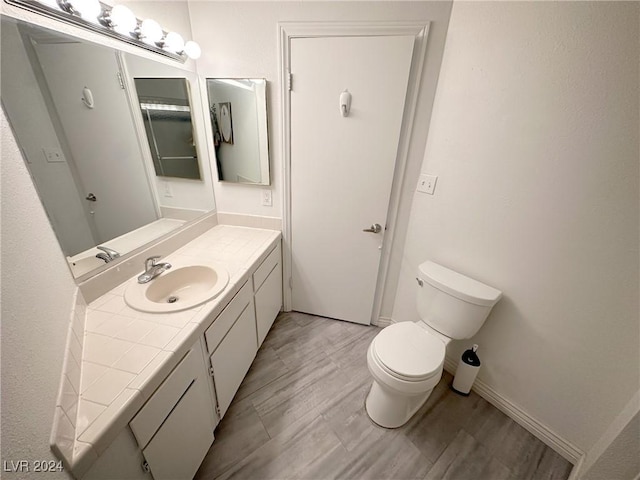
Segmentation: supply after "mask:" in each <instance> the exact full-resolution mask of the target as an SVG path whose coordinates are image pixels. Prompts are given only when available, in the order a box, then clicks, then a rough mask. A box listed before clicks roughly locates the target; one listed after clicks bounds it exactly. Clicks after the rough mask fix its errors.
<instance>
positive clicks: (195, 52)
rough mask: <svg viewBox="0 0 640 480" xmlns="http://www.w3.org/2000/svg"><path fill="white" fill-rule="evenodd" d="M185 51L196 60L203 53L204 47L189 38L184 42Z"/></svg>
mask: <svg viewBox="0 0 640 480" xmlns="http://www.w3.org/2000/svg"><path fill="white" fill-rule="evenodd" d="M184 53H186V54H187V56H188V57H189V58H192V59H194V60H196V59H198V58H200V55H202V49H201V48H200V45H198V44H197V43H196V42H194V41H193V40H189V41H188V42H187V43H185V44H184Z"/></svg>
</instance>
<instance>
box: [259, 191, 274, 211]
mask: <svg viewBox="0 0 640 480" xmlns="http://www.w3.org/2000/svg"><path fill="white" fill-rule="evenodd" d="M262 205H264V206H265V207H270V206H272V205H273V202H272V199H271V190H262Z"/></svg>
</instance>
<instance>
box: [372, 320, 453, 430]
mask: <svg viewBox="0 0 640 480" xmlns="http://www.w3.org/2000/svg"><path fill="white" fill-rule="evenodd" d="M445 347H446V344H445V342H444V341H443V340H442V339H441V338H438V337H437V336H436V335H434V334H432V333H430V332H429V331H428V330H426V329H424V328H421V327H420V326H418V325H417V324H415V323H413V322H401V323H396V324H394V325H391V326H389V327H387V328H385V329H384V330H383V331H382V332H380V333H379V334H378V335H377V336H376V338H374V340H373V341H372V342H371V345H369V349H368V350H367V364H368V366H369V371H370V372H371V375H372V376H373V378H374V382H373V384H372V386H371V390H370V392H369V395H368V396H367V400H366V402H365V407H366V410H367V413H368V415H369V417H370V418H371V419H372V420H373V421H374V422H375V423H377V424H378V425H380V426H382V427H386V428H396V427H399V426H401V425H403V424H404V423H406V422H407V420H409V419H410V418H411V417H412V416H413V414H414V413H416V411H417V410H418V409H419V408H420V407H421V406H422V404H423V403H424V402H425V400H426V399H427V398H428V397H429V395H430V394H431V391H432V390H433V387H435V386H436V385H437V384H438V382H439V381H440V378H442V370H443V365H444V356H445Z"/></svg>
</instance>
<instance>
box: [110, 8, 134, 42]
mask: <svg viewBox="0 0 640 480" xmlns="http://www.w3.org/2000/svg"><path fill="white" fill-rule="evenodd" d="M109 23H110V24H111V26H112V27H113V29H114V30H115V31H116V32H118V33H120V34H122V35H131V32H133V31H134V30H135V29H136V27H137V26H138V19H137V18H136V16H135V15H134V14H133V12H132V11H131V10H129V9H128V8H127V7H125V6H124V5H116V6H115V7H113V8H112V9H111V13H110V14H109Z"/></svg>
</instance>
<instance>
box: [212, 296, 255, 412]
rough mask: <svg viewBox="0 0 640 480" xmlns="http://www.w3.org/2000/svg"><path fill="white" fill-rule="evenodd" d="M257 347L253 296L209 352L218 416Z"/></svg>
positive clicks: (228, 402)
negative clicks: (222, 337) (225, 333)
mask: <svg viewBox="0 0 640 480" xmlns="http://www.w3.org/2000/svg"><path fill="white" fill-rule="evenodd" d="M257 351H258V347H257V343H256V317H255V312H254V307H253V300H250V301H249V303H248V304H247V305H246V307H245V309H244V310H243V311H242V313H241V314H240V316H239V317H238V319H237V320H236V321H235V323H234V324H233V326H232V327H231V329H230V330H229V332H228V333H227V335H226V336H225V337H224V339H223V340H222V341H221V342H220V343H219V344H218V346H217V348H216V349H215V351H214V352H213V354H212V355H211V368H212V369H213V382H214V384H215V387H216V396H217V397H218V408H219V410H220V418H222V417H224V414H225V413H226V411H227V408H229V404H230V403H231V400H233V397H234V395H235V394H236V392H237V391H238V387H240V384H241V383H242V380H243V379H244V376H245V375H246V374H247V372H248V371H249V367H251V363H253V359H254V358H255V356H256V352H257Z"/></svg>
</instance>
